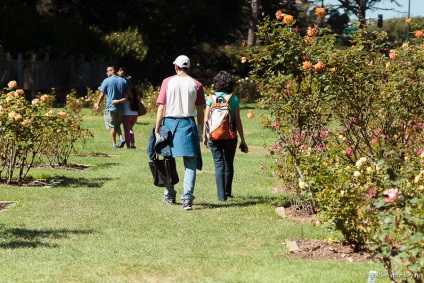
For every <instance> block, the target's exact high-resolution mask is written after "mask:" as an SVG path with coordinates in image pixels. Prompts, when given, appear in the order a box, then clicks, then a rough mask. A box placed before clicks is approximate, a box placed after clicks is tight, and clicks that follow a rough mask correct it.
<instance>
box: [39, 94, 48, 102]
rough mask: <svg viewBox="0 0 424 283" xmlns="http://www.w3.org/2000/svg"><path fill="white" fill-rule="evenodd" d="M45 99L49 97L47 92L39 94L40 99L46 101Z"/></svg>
mask: <svg viewBox="0 0 424 283" xmlns="http://www.w3.org/2000/svg"><path fill="white" fill-rule="evenodd" d="M47 99H49V96H48V95H47V94H43V95H42V96H41V100H42V101H46V100H47Z"/></svg>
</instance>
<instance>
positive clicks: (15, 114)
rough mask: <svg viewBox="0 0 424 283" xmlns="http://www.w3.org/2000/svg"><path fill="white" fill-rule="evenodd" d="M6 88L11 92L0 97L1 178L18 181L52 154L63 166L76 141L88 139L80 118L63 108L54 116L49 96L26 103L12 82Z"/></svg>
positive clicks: (52, 99)
mask: <svg viewBox="0 0 424 283" xmlns="http://www.w3.org/2000/svg"><path fill="white" fill-rule="evenodd" d="M8 87H13V88H5V89H4V90H3V91H2V92H1V93H0V178H4V179H5V181H6V182H7V183H11V182H12V181H14V180H16V181H20V180H22V179H24V178H25V176H26V175H27V173H28V171H29V170H30V169H31V168H32V167H33V165H34V163H35V162H36V161H38V160H43V159H45V158H46V157H47V159H49V156H52V155H51V154H55V155H56V156H55V159H54V160H55V162H57V163H59V164H66V161H67V158H68V157H69V154H70V151H71V149H73V145H74V143H75V141H76V140H77V139H84V137H86V136H89V135H90V133H89V132H88V131H87V130H85V129H84V128H82V126H81V117H79V116H78V115H77V114H76V113H75V114H69V116H68V115H67V114H66V108H65V111H60V112H58V113H56V114H55V113H54V111H53V110H52V109H51V105H52V103H53V101H54V97H53V96H52V95H47V94H40V95H39V97H37V98H34V99H33V100H32V101H31V102H28V101H26V99H25V97H24V91H23V90H21V89H16V87H17V83H16V82H15V81H12V82H10V83H9V84H8ZM69 112H71V111H69ZM62 140H65V141H64V142H61V141H62ZM53 151H54V153H52V152H53ZM50 164H52V163H51V162H50Z"/></svg>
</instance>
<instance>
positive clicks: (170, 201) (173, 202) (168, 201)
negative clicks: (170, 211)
mask: <svg viewBox="0 0 424 283" xmlns="http://www.w3.org/2000/svg"><path fill="white" fill-rule="evenodd" d="M162 201H163V202H164V203H166V204H169V205H172V204H175V199H171V198H167V197H164V198H163V199H162Z"/></svg>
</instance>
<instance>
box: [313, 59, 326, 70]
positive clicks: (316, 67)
mask: <svg viewBox="0 0 424 283" xmlns="http://www.w3.org/2000/svg"><path fill="white" fill-rule="evenodd" d="M324 67H325V65H324V63H323V62H321V61H318V63H316V64H315V66H314V68H315V70H317V71H321V70H322V69H324Z"/></svg>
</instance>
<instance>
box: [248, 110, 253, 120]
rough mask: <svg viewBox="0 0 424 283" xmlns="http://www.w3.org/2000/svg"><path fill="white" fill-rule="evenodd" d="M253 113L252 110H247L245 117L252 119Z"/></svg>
mask: <svg viewBox="0 0 424 283" xmlns="http://www.w3.org/2000/svg"><path fill="white" fill-rule="evenodd" d="M254 117H255V115H253V110H249V113H247V118H249V119H253V118H254Z"/></svg>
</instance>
